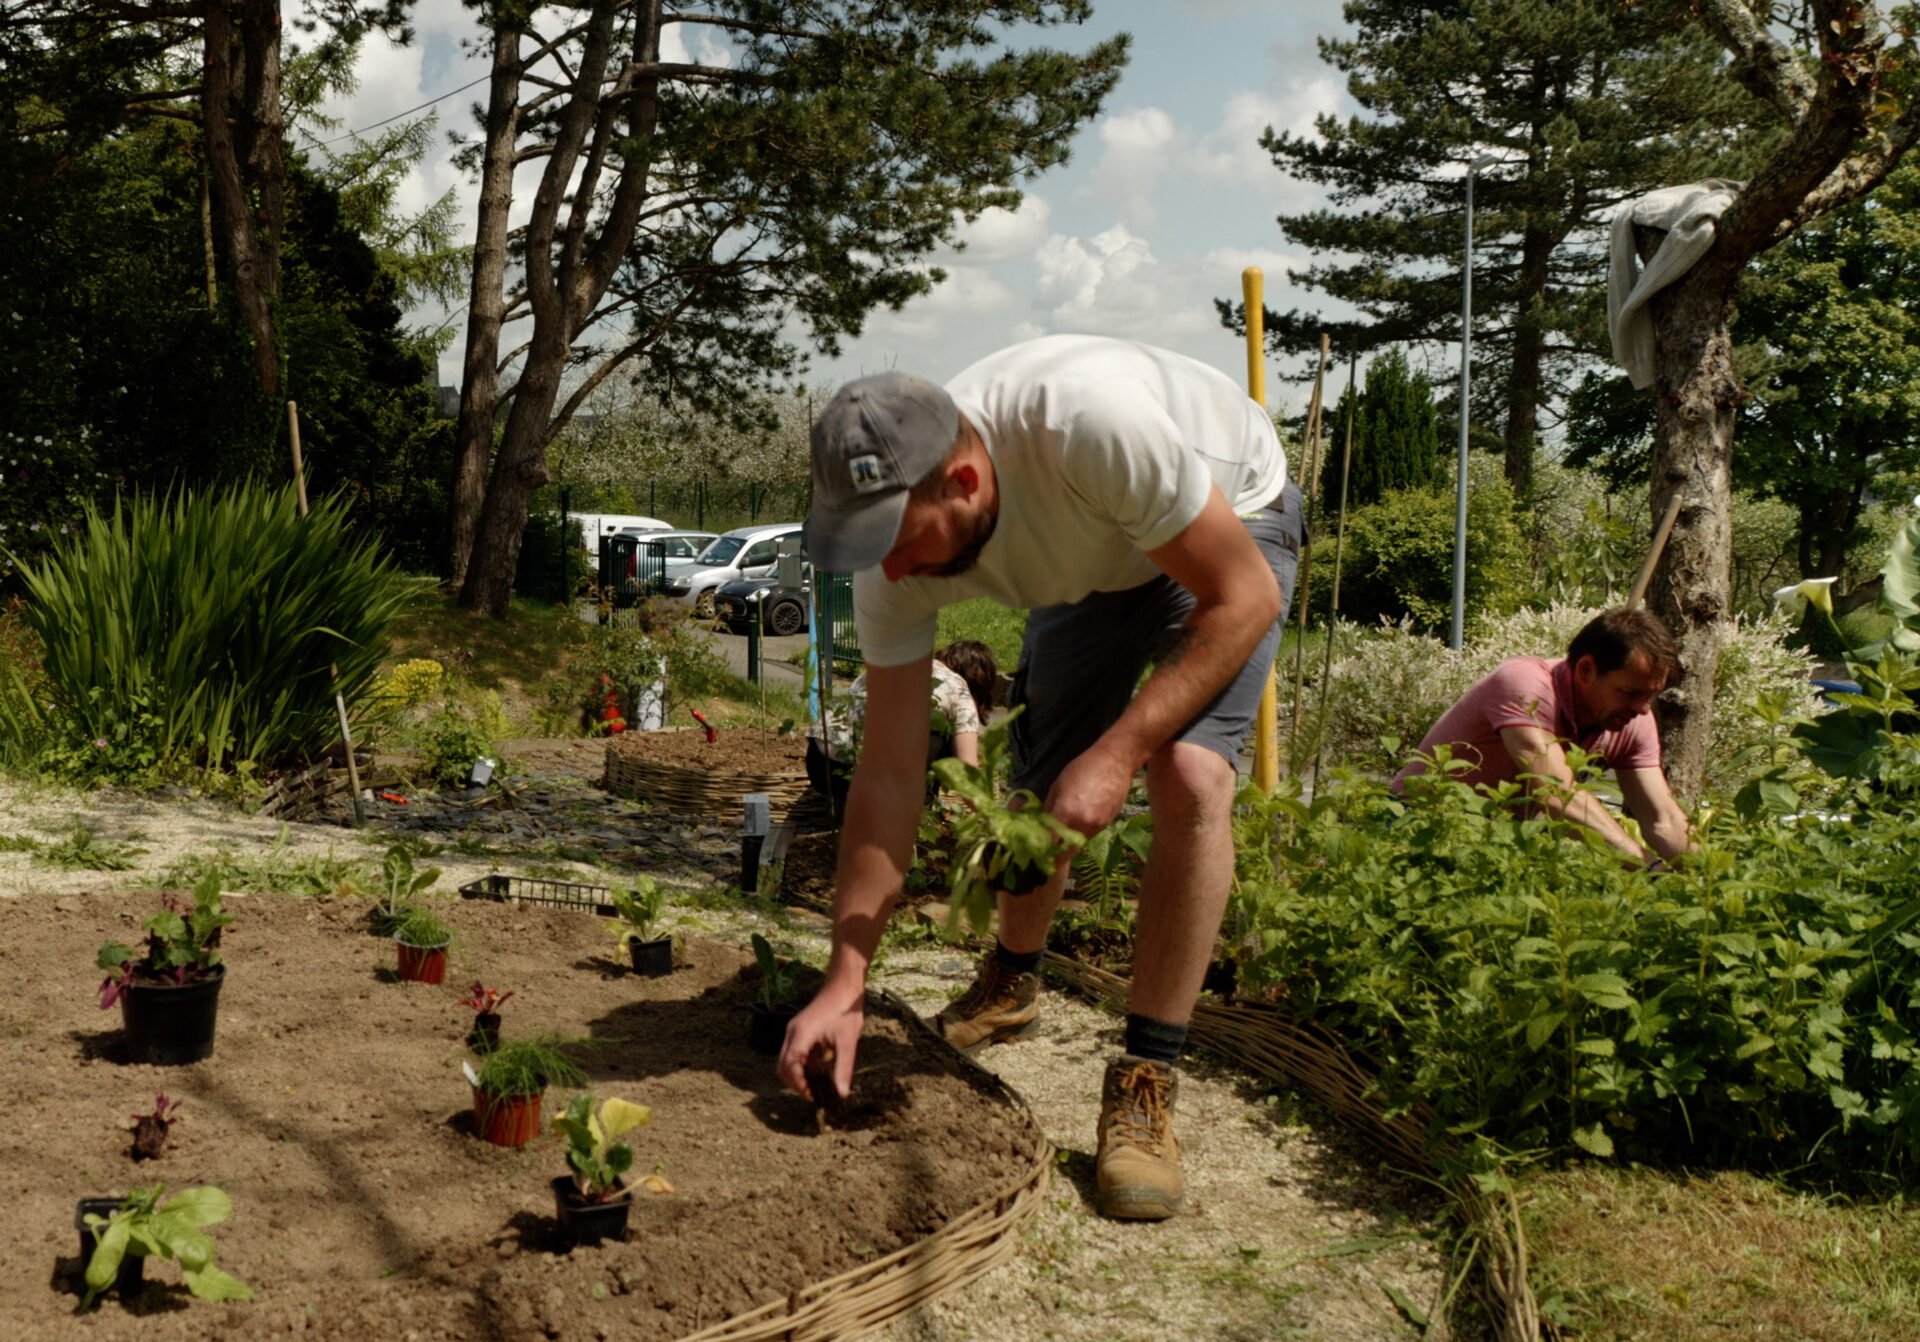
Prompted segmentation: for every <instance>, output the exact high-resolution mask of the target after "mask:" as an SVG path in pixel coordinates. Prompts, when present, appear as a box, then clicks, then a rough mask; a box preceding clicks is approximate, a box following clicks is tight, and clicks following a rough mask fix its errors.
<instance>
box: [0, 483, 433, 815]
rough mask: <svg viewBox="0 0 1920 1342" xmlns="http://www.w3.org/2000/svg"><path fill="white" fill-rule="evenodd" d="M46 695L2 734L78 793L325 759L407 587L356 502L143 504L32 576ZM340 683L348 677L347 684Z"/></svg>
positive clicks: (232, 492)
mask: <svg viewBox="0 0 1920 1342" xmlns="http://www.w3.org/2000/svg"><path fill="white" fill-rule="evenodd" d="M20 576H21V581H22V584H23V585H24V587H25V588H26V592H27V598H28V600H27V604H26V606H25V608H24V610H23V612H22V615H23V618H24V619H25V621H26V623H27V625H28V626H29V627H30V628H31V629H32V631H33V633H34V634H35V635H36V636H37V637H38V639H39V643H40V646H41V674H42V675H43V676H44V678H45V693H46V697H45V699H41V698H40V697H38V696H37V695H36V696H34V697H32V698H30V699H28V700H26V703H25V707H24V708H23V707H22V706H21V700H20V698H19V695H18V692H17V682H16V692H15V694H14V697H13V698H12V700H11V703H12V709H11V710H10V711H7V712H0V734H5V735H6V736H7V737H8V738H9V739H10V742H11V744H10V745H8V746H0V751H12V752H14V753H16V754H17V753H21V752H23V751H24V750H26V749H27V748H28V747H29V745H31V746H32V747H33V748H34V749H35V751H36V752H37V755H38V758H39V761H40V763H41V764H42V766H43V767H45V768H48V769H49V770H51V771H52V772H55V773H57V774H60V775H62V776H64V777H68V778H71V779H74V780H76V781H80V782H86V783H91V782H96V781H102V780H127V781H135V782H138V781H144V780H147V779H151V778H155V777H160V776H167V775H172V774H177V773H179V772H181V771H184V770H186V769H189V768H204V769H207V770H217V769H227V768H235V767H243V768H250V767H262V766H271V765H277V764H282V763H290V762H294V761H298V760H304V759H311V758H313V757H315V756H317V755H319V754H320V753H321V752H322V751H324V750H325V749H326V748H327V746H328V745H329V744H330V743H332V742H333V741H335V740H337V739H338V737H339V732H340V726H339V721H338V719H337V717H336V715H335V708H334V698H333V696H334V692H335V690H336V689H338V690H339V691H340V692H341V693H342V694H343V695H344V696H345V698H346V701H347V704H348V706H349V710H350V711H353V710H356V709H357V708H358V706H359V705H360V703H361V701H362V700H363V699H364V698H365V696H366V693H367V688H368V685H369V682H370V681H371V680H372V678H373V675H374V672H375V670H376V668H377V667H378V666H379V663H380V661H381V658H382V657H383V656H384V654H385V652H386V630H387V624H388V621H389V620H390V619H391V618H392V616H393V614H394V612H395V611H396V610H397V609H398V608H399V606H400V605H401V603H402V602H403V601H404V600H405V599H406V596H407V593H408V591H409V588H410V586H411V584H410V582H409V580H407V579H405V578H403V577H401V576H400V575H399V574H397V573H395V572H394V571H393V570H392V569H391V568H389V567H388V565H387V563H386V561H385V560H383V559H382V558H380V557H379V555H378V553H377V551H376V547H375V545H374V544H373V543H371V542H369V541H364V540H361V539H359V538H357V537H356V536H354V535H353V534H352V533H351V532H350V531H349V530H348V526H347V521H346V512H345V509H344V506H343V505H342V504H341V503H340V502H339V501H338V500H333V499H328V500H322V501H321V502H320V503H319V505H318V506H316V507H315V508H314V510H313V513H312V515H311V516H310V517H307V518H305V519H302V518H301V517H300V516H299V513H298V509H297V506H296V503H295V499H294V495H293V492H292V490H291V489H271V488H267V487H265V486H262V485H255V484H247V485H241V486H237V487H234V488H229V489H224V490H220V491H218V492H213V493H205V494H194V493H181V494H178V495H176V496H173V497H171V498H168V499H165V500H160V499H153V498H146V497H142V498H136V499H134V500H132V501H130V502H122V503H120V504H117V505H116V506H115V508H114V511H113V513H112V514H111V515H110V516H109V515H105V514H102V513H99V512H97V511H92V510H89V512H88V514H87V518H86V521H85V524H84V525H83V526H82V527H81V528H80V529H79V531H78V532H77V533H76V534H75V535H73V536H72V537H71V538H68V539H65V540H63V541H61V542H60V543H58V544H56V545H55V546H54V547H53V549H52V550H51V551H50V552H49V553H48V554H47V556H46V558H45V559H43V560H42V561H40V562H39V563H37V564H27V565H22V567H21V569H20ZM336 672H337V674H336Z"/></svg>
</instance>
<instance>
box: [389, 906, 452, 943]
mask: <svg viewBox="0 0 1920 1342" xmlns="http://www.w3.org/2000/svg"><path fill="white" fill-rule="evenodd" d="M393 935H394V937H395V938H396V939H397V940H399V941H401V942H404V943H405V944H406V945H408V946H414V947H419V948H421V949H423V950H437V949H438V948H440V947H442V946H447V945H451V944H452V942H453V929H452V928H451V927H448V926H447V925H446V923H444V922H442V921H441V919H440V916H439V915H438V914H436V913H435V912H434V911H433V910H432V909H423V908H421V907H420V906H418V905H414V906H412V907H410V908H408V909H407V910H406V913H405V916H404V917H402V918H401V919H400V922H399V925H398V926H396V927H395V928H394V929H393Z"/></svg>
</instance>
